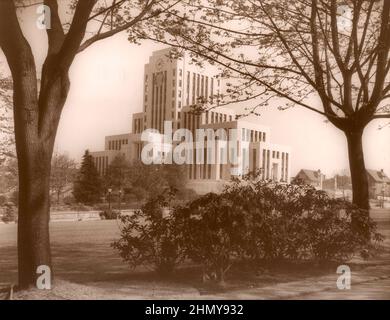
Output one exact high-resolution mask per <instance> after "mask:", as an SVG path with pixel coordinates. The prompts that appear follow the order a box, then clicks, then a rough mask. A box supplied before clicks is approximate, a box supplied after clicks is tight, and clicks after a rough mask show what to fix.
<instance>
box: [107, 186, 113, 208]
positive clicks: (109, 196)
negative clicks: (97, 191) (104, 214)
mask: <svg viewBox="0 0 390 320" xmlns="http://www.w3.org/2000/svg"><path fill="white" fill-rule="evenodd" d="M107 192H108V212H110V213H111V192H112V189H111V188H109V189H108V190H107Z"/></svg>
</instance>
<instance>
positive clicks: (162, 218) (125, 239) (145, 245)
mask: <svg viewBox="0 0 390 320" xmlns="http://www.w3.org/2000/svg"><path fill="white" fill-rule="evenodd" d="M170 199H171V194H170V193H164V194H163V195H160V196H157V197H154V198H152V199H150V200H149V201H148V202H147V203H146V204H145V205H143V206H142V208H141V209H140V210H137V211H135V213H134V214H133V215H123V216H121V217H120V219H121V222H122V228H121V238H120V239H119V240H118V241H116V242H114V243H113V244H112V246H113V247H114V248H115V249H117V250H118V251H119V253H120V256H121V257H122V259H123V260H124V261H126V262H128V263H129V264H130V266H131V267H133V268H135V267H137V266H140V265H143V266H145V267H150V266H153V269H154V270H155V271H156V272H157V273H159V274H161V275H167V274H170V273H172V271H173V270H174V267H175V265H176V264H177V262H178V261H179V260H180V258H181V256H182V255H181V253H180V248H179V241H178V237H177V235H178V234H179V233H178V231H177V230H176V225H175V223H174V219H173V218H172V215H170V214H166V212H167V207H168V206H169V203H170Z"/></svg>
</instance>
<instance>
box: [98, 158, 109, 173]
mask: <svg viewBox="0 0 390 320" xmlns="http://www.w3.org/2000/svg"><path fill="white" fill-rule="evenodd" d="M95 167H96V170H97V171H98V172H99V174H100V175H105V174H106V171H107V167H108V157H107V156H102V157H95Z"/></svg>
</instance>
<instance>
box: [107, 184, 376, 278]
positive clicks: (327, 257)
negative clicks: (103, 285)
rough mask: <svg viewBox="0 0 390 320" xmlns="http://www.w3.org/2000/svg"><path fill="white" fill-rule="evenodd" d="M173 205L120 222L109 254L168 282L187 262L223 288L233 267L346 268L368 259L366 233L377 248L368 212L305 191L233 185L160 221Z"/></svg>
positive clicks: (164, 201)
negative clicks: (301, 263)
mask: <svg viewBox="0 0 390 320" xmlns="http://www.w3.org/2000/svg"><path fill="white" fill-rule="evenodd" d="M172 203H173V194H172V193H168V194H165V195H163V196H159V197H156V198H153V199H151V200H150V201H148V202H147V203H146V204H145V205H144V206H143V207H142V208H141V210H138V211H137V212H136V213H135V214H134V215H132V216H123V217H121V220H122V223H123V229H122V232H121V238H120V239H119V240H118V241H116V242H115V243H114V244H113V247H114V248H116V249H117V250H119V253H120V255H121V256H122V258H123V259H124V260H125V261H127V262H128V263H129V264H130V265H131V266H132V267H136V266H139V265H145V266H150V265H153V266H154V269H155V270H157V271H159V272H161V273H163V274H166V273H169V272H172V270H173V268H174V266H175V265H176V264H177V263H178V262H180V261H182V260H184V259H186V258H188V259H191V260H192V261H194V262H196V263H199V264H200V265H202V267H203V279H204V280H208V279H214V280H218V281H219V282H220V283H223V282H224V281H225V277H226V273H227V272H228V270H229V269H230V268H231V266H232V265H233V264H234V263H235V261H237V260H242V259H251V260H253V261H255V262H257V261H260V260H271V261H275V260H281V259H288V260H294V261H296V260H317V261H343V260H346V259H349V258H350V257H351V256H352V255H354V254H357V253H359V252H367V251H366V249H368V248H369V246H370V243H369V242H368V241H367V234H366V231H367V230H368V233H369V236H370V239H372V240H373V241H374V242H378V241H381V240H382V236H381V235H380V234H379V233H377V232H376V224H375V223H374V222H373V221H372V220H371V219H370V218H369V217H368V216H367V215H366V213H365V212H363V211H362V210H359V209H358V208H356V207H355V206H354V205H352V204H351V203H350V202H348V201H345V200H342V199H333V198H330V197H329V196H328V195H327V194H326V193H325V192H323V191H318V190H315V189H314V188H313V187H311V186H307V185H299V184H298V185H292V184H290V185H287V184H286V185H282V184H277V183H273V182H264V181H256V180H254V179H251V180H248V179H244V180H243V181H238V180H235V181H233V183H231V184H230V185H229V186H228V187H227V188H225V190H224V191H223V192H222V193H221V194H214V193H209V194H206V195H204V196H201V197H198V198H197V199H195V200H192V201H188V202H185V203H184V204H177V205H176V206H175V207H174V208H173V209H172V210H171V213H170V214H169V215H164V210H165V209H166V208H167V207H170V206H172Z"/></svg>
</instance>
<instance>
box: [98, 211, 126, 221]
mask: <svg viewBox="0 0 390 320" xmlns="http://www.w3.org/2000/svg"><path fill="white" fill-rule="evenodd" d="M120 214H121V213H120V211H116V210H103V211H101V212H100V213H99V216H100V218H101V219H102V220H115V219H117V218H118V217H119V216H120Z"/></svg>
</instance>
